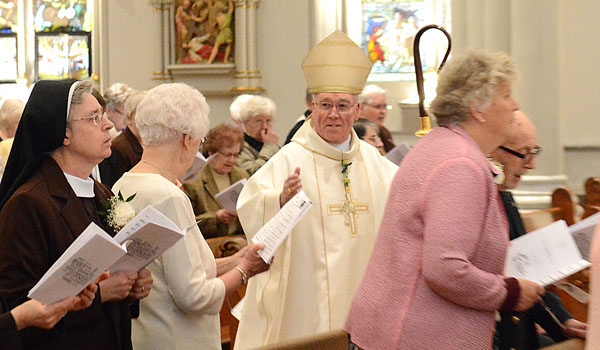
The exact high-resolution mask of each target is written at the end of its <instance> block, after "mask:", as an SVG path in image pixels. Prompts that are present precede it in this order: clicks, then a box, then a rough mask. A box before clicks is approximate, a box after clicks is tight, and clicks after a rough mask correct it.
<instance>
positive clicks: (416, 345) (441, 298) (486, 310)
mask: <svg viewBox="0 0 600 350" xmlns="http://www.w3.org/2000/svg"><path fill="white" fill-rule="evenodd" d="M507 246H508V223H507V219H506V215H505V213H504V210H503V209H502V202H501V200H500V199H499V195H498V190H497V187H496V185H495V184H494V182H493V176H492V170H491V167H490V164H489V162H488V161H487V160H486V158H485V156H484V155H483V154H482V152H481V150H480V148H479V147H478V146H477V144H476V143H475V142H474V141H473V139H472V138H471V137H470V136H469V135H468V134H467V133H466V132H465V131H464V130H463V129H461V128H459V127H450V128H446V127H438V128H435V129H434V130H433V131H432V132H431V133H430V134H429V135H427V136H426V137H424V138H423V139H422V140H420V141H419V143H418V144H417V145H416V146H415V147H414V149H413V150H411V151H410V152H409V153H408V155H407V157H406V158H405V159H404V160H403V161H402V163H401V166H400V169H399V170H398V172H397V173H396V177H395V178H394V182H393V183H392V187H391V190H390V195H389V198H388V202H387V206H386V210H385V213H384V217H383V220H382V224H381V227H380V230H379V236H378V239H377V242H376V245H375V248H374V250H373V254H372V256H371V260H370V261H369V265H368V267H367V271H366V272H365V276H364V279H363V281H362V284H361V286H360V288H359V290H358V292H357V294H356V296H355V297H354V300H353V302H352V307H351V309H350V313H349V315H348V319H347V321H346V325H345V328H344V330H345V331H346V332H348V333H349V334H350V335H351V339H352V341H353V342H354V343H355V344H357V345H358V346H360V347H361V348H364V349H407V350H415V349H444V350H448V349H469V350H476V349H486V350H489V349H491V347H492V340H493V334H494V329H495V322H494V312H495V310H498V309H499V308H500V307H501V306H502V303H503V302H504V300H505V298H506V295H507V291H506V286H505V282H504V276H503V269H504V259H505V255H506V248H507Z"/></svg>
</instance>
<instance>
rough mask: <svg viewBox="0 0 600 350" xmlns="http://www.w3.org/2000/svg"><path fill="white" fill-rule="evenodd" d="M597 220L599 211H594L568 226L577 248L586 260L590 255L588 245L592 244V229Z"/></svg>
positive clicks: (599, 216) (599, 215)
mask: <svg viewBox="0 0 600 350" xmlns="http://www.w3.org/2000/svg"><path fill="white" fill-rule="evenodd" d="M599 220H600V213H596V214H594V215H591V216H589V217H587V218H585V219H583V220H581V221H579V222H576V223H574V224H573V225H571V226H569V231H571V234H572V235H573V239H575V243H576V244H577V248H579V251H580V252H581V256H582V257H583V258H584V259H586V260H588V259H589V256H590V247H591V246H592V238H593V237H594V229H595V228H596V224H598V221H599Z"/></svg>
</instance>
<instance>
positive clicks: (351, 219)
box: [327, 160, 369, 236]
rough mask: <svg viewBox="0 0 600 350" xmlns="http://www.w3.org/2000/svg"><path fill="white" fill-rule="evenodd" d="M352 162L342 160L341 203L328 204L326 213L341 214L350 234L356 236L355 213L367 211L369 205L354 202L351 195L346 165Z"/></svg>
mask: <svg viewBox="0 0 600 350" xmlns="http://www.w3.org/2000/svg"><path fill="white" fill-rule="evenodd" d="M351 164H352V162H348V161H347V160H342V174H344V179H343V183H344V196H345V198H344V200H343V201H342V204H328V205H327V214H329V215H332V214H343V215H344V224H346V226H350V236H357V235H358V230H357V228H356V215H358V214H364V213H368V212H369V205H368V204H366V203H356V201H355V200H354V198H353V197H352V191H351V190H350V178H349V177H348V167H349V166H350V165H351Z"/></svg>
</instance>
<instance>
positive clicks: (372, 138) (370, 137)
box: [363, 135, 381, 142]
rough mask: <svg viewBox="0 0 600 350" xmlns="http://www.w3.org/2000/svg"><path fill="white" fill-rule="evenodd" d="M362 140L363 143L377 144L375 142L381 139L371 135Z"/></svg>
mask: <svg viewBox="0 0 600 350" xmlns="http://www.w3.org/2000/svg"><path fill="white" fill-rule="evenodd" d="M363 140H364V141H366V140H369V141H371V142H377V141H381V137H379V135H373V136H369V137H365V138H364V139H363Z"/></svg>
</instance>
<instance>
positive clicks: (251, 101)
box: [237, 96, 279, 175]
mask: <svg viewBox="0 0 600 350" xmlns="http://www.w3.org/2000/svg"><path fill="white" fill-rule="evenodd" d="M237 108H238V113H239V116H240V119H241V121H242V124H243V126H244V147H243V148H242V152H241V153H240V156H239V157H238V160H237V165H238V166H239V167H240V168H242V169H244V170H246V171H247V172H248V174H250V175H252V174H254V173H255V172H256V171H257V170H258V169H260V167H261V166H262V165H263V164H265V163H266V162H267V161H268V160H269V159H271V157H272V156H273V155H274V154H275V153H276V152H277V151H279V145H278V144H277V142H279V136H277V134H276V133H275V131H274V130H273V122H274V120H275V119H274V117H275V109H276V107H275V102H273V100H271V99H270V98H267V97H264V96H252V97H250V98H248V99H245V100H242V101H239V106H238V107H237Z"/></svg>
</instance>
